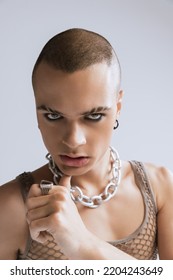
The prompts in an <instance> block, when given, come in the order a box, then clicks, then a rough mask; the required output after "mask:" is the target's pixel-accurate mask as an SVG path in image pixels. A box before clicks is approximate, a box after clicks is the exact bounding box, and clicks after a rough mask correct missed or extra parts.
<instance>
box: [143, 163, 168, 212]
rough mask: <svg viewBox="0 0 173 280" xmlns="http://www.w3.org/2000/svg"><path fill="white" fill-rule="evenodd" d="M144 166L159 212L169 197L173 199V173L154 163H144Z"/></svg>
mask: <svg viewBox="0 0 173 280" xmlns="http://www.w3.org/2000/svg"><path fill="white" fill-rule="evenodd" d="M144 166H145V168H146V172H147V175H148V178H149V181H150V184H151V187H152V189H153V192H154V195H155V198H156V202H157V207H158V210H159V209H161V208H162V207H163V205H164V203H165V202H166V201H167V199H168V197H173V173H172V172H171V171H170V170H169V169H168V168H166V167H164V166H157V165H155V164H152V163H144Z"/></svg>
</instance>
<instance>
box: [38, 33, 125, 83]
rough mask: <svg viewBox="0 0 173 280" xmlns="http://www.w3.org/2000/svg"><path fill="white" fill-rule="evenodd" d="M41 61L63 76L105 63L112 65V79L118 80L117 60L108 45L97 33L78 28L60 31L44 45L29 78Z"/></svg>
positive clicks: (118, 66)
mask: <svg viewBox="0 0 173 280" xmlns="http://www.w3.org/2000/svg"><path fill="white" fill-rule="evenodd" d="M41 62H46V63H47V64H48V65H50V66H52V67H53V68H55V69H57V70H61V71H64V72H67V73H73V72H75V71H77V70H83V69H85V68H87V67H88V66H91V65H93V64H97V63H102V62H105V63H107V65H108V66H111V65H112V64H114V65H115V66H116V72H118V73H116V76H117V77H119V79H120V76H121V69H120V64H119V60H118V57H117V55H116V53H115V51H114V49H113V48H112V46H111V44H110V43H109V42H108V41H107V40H106V39H105V38H104V37H103V36H101V35H100V34H98V33H95V32H92V31H88V30H85V29H80V28H73V29H68V30H66V31H64V32H61V33H59V34H57V35H55V36H54V37H52V38H51V39H50V40H49V41H48V42H47V43H46V45H45V46H44V47H43V49H42V51H41V53H40V55H39V57H38V59H37V61H36V63H35V65H34V68H33V73H32V78H34V76H35V72H36V70H37V67H38V65H39V64H40V63H41ZM117 74H118V75H117Z"/></svg>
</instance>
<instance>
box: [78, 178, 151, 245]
mask: <svg viewBox="0 0 173 280" xmlns="http://www.w3.org/2000/svg"><path fill="white" fill-rule="evenodd" d="M145 210H146V205H145V203H144V198H143V195H142V193H141V191H140V190H139V188H138V187H137V186H136V185H135V184H133V183H129V184H128V185H127V184H124V185H121V186H120V188H119V190H118V192H117V194H116V195H115V196H114V197H113V198H112V199H111V200H109V201H107V202H104V203H103V204H101V205H100V206H99V207H98V208H96V209H90V208H87V207H80V206H79V212H80V215H81V217H82V220H83V222H84V224H85V225H86V227H87V228H88V230H90V231H91V232H92V233H94V234H95V235H96V236H98V237H99V238H101V239H103V240H105V241H115V240H120V239H123V238H126V237H128V236H129V235H130V234H132V233H133V232H135V231H136V230H137V229H138V228H139V227H140V226H141V224H142V223H143V221H144V218H145V216H146V215H145V214H146V213H145Z"/></svg>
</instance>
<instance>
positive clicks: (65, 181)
mask: <svg viewBox="0 0 173 280" xmlns="http://www.w3.org/2000/svg"><path fill="white" fill-rule="evenodd" d="M59 185H60V186H64V187H67V188H68V189H70V187H71V176H67V175H63V176H62V177H61V179H60V181H59Z"/></svg>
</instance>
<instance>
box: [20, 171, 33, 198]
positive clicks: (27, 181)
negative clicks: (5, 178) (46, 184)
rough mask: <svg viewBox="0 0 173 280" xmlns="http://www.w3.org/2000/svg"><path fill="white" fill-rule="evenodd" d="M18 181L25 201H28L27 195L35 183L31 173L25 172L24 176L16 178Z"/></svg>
mask: <svg viewBox="0 0 173 280" xmlns="http://www.w3.org/2000/svg"><path fill="white" fill-rule="evenodd" d="M16 179H17V181H18V182H19V183H20V186H21V193H22V196H23V199H24V201H25V200H26V197H27V194H28V192H29V190H30V187H31V186H32V185H33V184H34V183H35V182H34V178H33V176H32V173H31V172H23V173H22V174H20V175H18V176H17V177H16Z"/></svg>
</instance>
